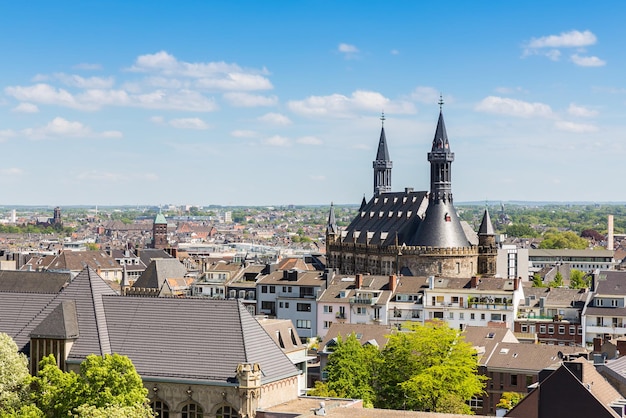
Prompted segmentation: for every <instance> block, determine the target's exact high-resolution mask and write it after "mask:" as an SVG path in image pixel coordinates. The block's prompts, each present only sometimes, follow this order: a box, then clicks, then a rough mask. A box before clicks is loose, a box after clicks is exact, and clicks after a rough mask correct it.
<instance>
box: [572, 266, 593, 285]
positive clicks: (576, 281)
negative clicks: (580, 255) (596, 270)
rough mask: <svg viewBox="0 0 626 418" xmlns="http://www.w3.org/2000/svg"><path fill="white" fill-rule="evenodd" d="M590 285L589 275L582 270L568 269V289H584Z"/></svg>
mask: <svg viewBox="0 0 626 418" xmlns="http://www.w3.org/2000/svg"><path fill="white" fill-rule="evenodd" d="M590 285H591V277H590V276H586V275H585V273H584V272H582V271H580V270H576V269H572V270H570V273H569V287H570V289H585V288H588V287H589V286H590Z"/></svg>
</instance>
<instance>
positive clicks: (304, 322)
mask: <svg viewBox="0 0 626 418" xmlns="http://www.w3.org/2000/svg"><path fill="white" fill-rule="evenodd" d="M296 327H297V328H302V329H311V321H309V320H308V319H298V320H296Z"/></svg>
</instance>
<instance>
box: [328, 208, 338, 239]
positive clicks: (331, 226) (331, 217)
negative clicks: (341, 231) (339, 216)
mask: <svg viewBox="0 0 626 418" xmlns="http://www.w3.org/2000/svg"><path fill="white" fill-rule="evenodd" d="M326 235H327V236H330V235H337V221H335V206H334V205H333V203H332V202H331V203H330V211H329V212H328V224H327V225H326Z"/></svg>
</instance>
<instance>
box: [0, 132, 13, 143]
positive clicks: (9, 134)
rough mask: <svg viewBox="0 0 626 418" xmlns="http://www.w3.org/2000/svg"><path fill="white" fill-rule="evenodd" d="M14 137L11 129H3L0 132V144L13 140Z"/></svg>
mask: <svg viewBox="0 0 626 418" xmlns="http://www.w3.org/2000/svg"><path fill="white" fill-rule="evenodd" d="M15 136H16V133H15V131H14V130H12V129H3V130H1V131H0V142H4V141H6V140H7V139H9V138H13V137H15Z"/></svg>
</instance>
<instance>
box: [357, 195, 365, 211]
mask: <svg viewBox="0 0 626 418" xmlns="http://www.w3.org/2000/svg"><path fill="white" fill-rule="evenodd" d="M365 205H367V200H365V195H363V200H361V206H359V211H362V210H363V208H364V207H365Z"/></svg>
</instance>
